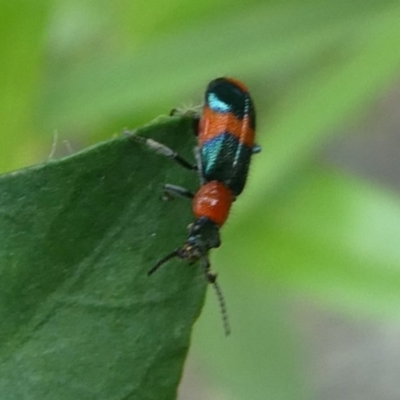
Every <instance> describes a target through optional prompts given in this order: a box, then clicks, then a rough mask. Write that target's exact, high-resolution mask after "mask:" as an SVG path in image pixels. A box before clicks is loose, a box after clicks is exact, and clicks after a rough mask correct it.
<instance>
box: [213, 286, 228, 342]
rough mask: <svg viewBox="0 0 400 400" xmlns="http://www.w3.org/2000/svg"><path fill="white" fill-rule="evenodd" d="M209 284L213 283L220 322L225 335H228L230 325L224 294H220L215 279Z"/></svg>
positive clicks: (219, 288)
mask: <svg viewBox="0 0 400 400" xmlns="http://www.w3.org/2000/svg"><path fill="white" fill-rule="evenodd" d="M211 284H212V285H213V288H214V290H215V293H216V295H217V299H218V303H219V309H220V311H221V316H222V323H223V325H224V332H225V335H226V336H228V335H229V334H230V333H231V327H230V325H229V318H228V310H227V309H226V303H225V299H224V295H223V294H222V290H221V286H220V285H219V284H218V283H217V282H216V281H214V282H212V283H211Z"/></svg>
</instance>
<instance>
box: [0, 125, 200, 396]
mask: <svg viewBox="0 0 400 400" xmlns="http://www.w3.org/2000/svg"><path fill="white" fill-rule="evenodd" d="M190 127H191V120H190V119H187V118H186V119H178V118H168V119H167V118H164V119H162V120H160V121H159V122H158V123H156V124H153V125H149V126H148V127H146V128H144V129H142V130H140V133H143V134H145V135H149V136H151V137H154V138H156V139H159V140H161V141H162V142H164V143H166V144H168V145H171V146H173V147H174V148H176V149H178V150H179V151H181V152H182V153H183V154H185V155H186V156H187V157H188V158H190V156H191V151H190V150H189V149H190V148H191V146H192V143H190V138H191V136H192V135H191V133H190V131H191V129H190ZM186 138H187V140H186ZM166 182H171V183H178V184H183V185H186V184H188V186H189V187H190V183H192V185H194V184H196V185H197V177H196V176H195V175H193V173H191V172H189V171H184V170H182V169H181V168H179V166H177V165H175V164H174V163H173V162H171V161H169V160H167V159H164V158H163V157H161V156H159V155H156V154H154V153H152V152H151V151H149V150H147V148H143V146H141V145H139V144H137V143H133V142H132V141H131V140H129V139H127V138H118V139H115V140H112V141H108V142H104V143H102V144H99V145H97V146H95V147H93V148H91V149H89V150H86V151H83V152H81V153H79V154H76V155H73V156H70V157H68V158H65V159H62V160H59V161H52V162H47V163H46V164H43V165H39V166H36V167H33V168H30V169H25V170H20V171H16V172H14V173H11V174H8V175H4V176H2V177H1V179H0V236H1V238H2V239H1V242H0V276H1V278H0V320H1V325H0V398H2V399H9V400H12V399H40V400H45V399H51V400H54V399H57V400H67V399H74V400H75V399H96V400H98V399H107V400H110V399H141V400H144V399H154V400H155V399H157V400H160V399H165V400H167V399H168V400H169V399H173V398H175V394H176V387H177V385H178V382H179V379H180V375H181V371H182V365H183V362H184V359H185V356H186V353H187V350H188V346H189V338H190V332H191V327H192V324H193V323H194V321H195V319H196V318H197V317H198V315H199V312H200V309H201V307H202V303H203V300H204V293H205V288H206V283H205V279H204V277H203V273H202V271H201V270H200V269H199V268H198V267H197V266H194V267H190V268H188V267H187V266H186V265H185V264H179V263H178V262H176V261H171V262H170V263H169V264H168V265H167V266H165V267H164V268H163V269H161V270H160V271H158V272H157V274H155V275H153V276H152V277H151V278H149V277H148V276H147V271H148V270H149V269H150V268H151V266H152V265H153V264H154V263H155V262H156V261H157V260H158V259H159V258H161V257H163V256H164V255H165V254H166V253H168V252H170V251H171V250H173V249H174V248H175V247H177V246H179V245H181V244H182V243H183V241H184V239H185V235H186V226H187V224H188V223H189V222H190V221H191V211H190V209H191V206H190V203H188V204H184V203H182V202H181V201H179V200H176V201H171V202H162V201H161V200H160V189H161V187H162V184H163V183H166ZM182 201H183V200H182Z"/></svg>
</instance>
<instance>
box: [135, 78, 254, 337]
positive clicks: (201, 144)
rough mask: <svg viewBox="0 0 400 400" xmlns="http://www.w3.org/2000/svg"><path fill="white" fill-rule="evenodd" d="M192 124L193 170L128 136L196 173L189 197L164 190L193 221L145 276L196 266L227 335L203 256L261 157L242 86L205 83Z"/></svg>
mask: <svg viewBox="0 0 400 400" xmlns="http://www.w3.org/2000/svg"><path fill="white" fill-rule="evenodd" d="M197 121H198V128H197V130H196V135H197V146H196V149H195V155H196V161H197V163H196V165H192V164H191V163H190V162H188V161H186V160H185V159H184V158H182V157H181V156H180V155H179V154H178V153H176V152H175V151H173V150H172V149H170V148H168V147H166V146H164V145H163V144H161V143H158V142H156V141H154V140H152V139H147V138H143V137H140V136H136V135H131V134H129V133H128V135H129V136H130V137H131V138H132V139H134V140H138V141H141V142H144V143H145V144H146V145H147V146H149V147H150V148H151V149H153V150H154V151H156V152H158V153H160V154H163V155H165V156H167V157H169V158H172V159H173V160H175V161H176V162H177V163H179V164H180V165H182V166H184V167H185V168H188V169H191V170H195V171H197V172H198V174H199V177H200V188H199V189H198V191H197V193H195V194H193V193H191V192H190V191H188V190H186V189H185V188H182V187H180V186H175V185H169V184H168V185H165V186H164V192H165V193H166V194H168V195H178V196H182V197H187V198H189V199H191V200H192V204H193V213H194V216H195V220H194V222H193V223H192V224H190V225H189V227H188V236H187V239H186V241H185V243H184V244H183V246H181V247H178V248H177V249H175V250H174V251H172V252H171V253H170V254H168V255H167V256H165V257H164V258H162V259H161V260H159V261H158V262H157V263H156V264H155V265H154V266H153V268H152V269H151V270H150V271H149V275H151V274H153V273H154V272H155V271H157V270H158V269H159V268H160V267H161V266H162V265H163V264H165V263H166V262H167V261H169V260H170V259H172V258H174V257H178V258H181V259H183V260H185V261H188V262H189V263H190V264H192V263H194V262H196V261H199V260H200V262H201V265H202V268H203V270H204V273H205V276H206V279H207V281H208V282H209V283H211V284H212V285H213V286H214V288H215V290H216V292H217V296H218V299H219V302H220V306H221V310H222V315H223V319H224V327H225V332H226V333H227V334H228V333H229V331H230V329H229V324H228V320H227V313H226V307H225V302H224V299H223V296H222V292H221V289H220V287H219V285H218V284H217V282H216V277H217V275H216V274H215V273H213V272H212V271H211V270H210V261H209V258H208V252H209V250H210V249H212V248H216V247H219V246H220V244H221V239H220V234H219V231H220V228H221V227H222V225H223V224H224V223H225V221H226V219H227V218H228V215H229V211H230V208H231V205H232V203H233V202H234V201H235V200H236V197H237V196H239V195H240V193H242V191H243V188H244V186H245V184H246V179H247V174H248V170H249V165H250V161H251V157H252V155H253V154H255V153H258V152H260V151H261V148H260V146H258V145H256V144H255V141H254V138H255V128H256V114H255V109H254V103H253V100H252V98H251V97H250V94H249V92H248V90H247V88H246V86H245V85H244V84H243V83H242V82H240V81H238V80H235V79H232V78H224V77H222V78H217V79H214V80H213V81H211V82H210V83H209V84H208V86H207V89H206V92H205V100H204V106H203V110H202V113H201V115H199V116H198V118H197Z"/></svg>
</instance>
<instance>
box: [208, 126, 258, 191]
mask: <svg viewBox="0 0 400 400" xmlns="http://www.w3.org/2000/svg"><path fill="white" fill-rule="evenodd" d="M200 154H201V159H202V168H203V171H202V174H203V176H204V178H205V179H206V180H207V181H213V180H216V181H219V182H222V183H224V184H225V185H226V186H227V187H228V188H229V189H231V190H232V192H233V194H234V195H235V196H238V195H239V194H240V193H241V192H242V190H243V188H244V185H245V183H246V179H247V172H248V168H249V163H250V158H251V156H252V154H253V149H252V148H250V147H249V146H246V145H243V144H241V143H240V142H239V140H238V138H237V137H236V136H234V135H232V134H230V133H229V132H223V133H221V134H219V135H217V136H215V137H213V138H212V139H210V140H208V141H207V142H206V143H204V144H203V146H202V147H201V149H200Z"/></svg>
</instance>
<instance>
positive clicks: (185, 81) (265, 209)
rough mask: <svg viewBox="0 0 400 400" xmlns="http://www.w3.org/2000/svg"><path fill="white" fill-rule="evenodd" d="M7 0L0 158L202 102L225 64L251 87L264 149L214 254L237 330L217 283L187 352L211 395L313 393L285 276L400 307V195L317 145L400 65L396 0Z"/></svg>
mask: <svg viewBox="0 0 400 400" xmlns="http://www.w3.org/2000/svg"><path fill="white" fill-rule="evenodd" d="M0 10H1V12H0V18H1V19H3V20H4V22H3V23H2V24H0V30H3V31H2V32H1V33H2V34H1V35H0V37H1V39H0V43H1V47H2V55H3V59H4V62H2V64H1V66H0V71H1V74H0V77H1V78H0V79H1V80H2V82H3V80H4V83H2V87H3V89H2V91H1V94H0V109H1V115H2V121H3V135H1V139H0V140H1V143H0V160H1V165H0V167H1V170H2V171H10V170H12V169H14V168H19V167H22V166H26V165H29V164H31V163H33V162H34V161H43V160H45V159H46V157H47V156H48V154H49V152H50V148H51V143H52V141H53V136H54V133H55V132H57V136H58V138H59V139H58V146H57V151H56V156H57V155H58V156H60V155H61V154H63V153H65V152H68V149H67V150H66V147H65V146H64V145H63V144H62V143H63V141H65V140H67V141H68V143H69V147H70V148H73V149H78V148H81V147H84V146H86V145H87V144H90V143H95V142H97V141H98V140H100V139H104V138H109V137H110V136H111V135H113V134H114V133H119V132H120V131H121V130H122V129H123V128H124V127H126V126H129V127H134V126H138V125H139V124H141V123H143V122H146V121H148V120H152V119H153V118H155V117H157V116H158V115H160V114H166V113H168V111H169V110H170V109H171V108H173V107H175V106H179V105H182V104H185V103H188V102H193V103H195V104H196V103H199V102H200V101H201V96H202V91H203V90H204V87H205V85H206V83H207V82H208V81H209V80H211V79H212V78H215V77H216V76H220V75H229V76H235V77H237V78H239V79H242V80H244V81H245V82H246V83H247V85H248V86H249V87H250V89H251V91H252V94H253V96H254V98H255V101H256V104H257V106H258V107H257V110H258V121H259V123H258V135H259V136H258V137H259V140H258V141H259V142H260V144H261V145H262V146H263V152H262V153H261V154H260V155H258V156H257V158H255V160H254V163H253V165H252V168H251V173H250V182H249V185H248V188H247V190H246V191H245V193H244V194H243V195H242V196H241V198H240V199H239V201H238V202H237V204H235V207H234V210H233V211H232V216H231V218H230V221H229V223H228V224H227V226H226V228H224V230H223V232H222V235H223V246H222V248H221V249H220V250H218V251H216V252H215V256H213V264H214V266H215V268H216V269H217V270H218V271H219V272H220V280H221V284H222V285H223V286H224V289H225V291H226V297H227V302H228V307H229V311H230V315H231V319H232V323H233V335H232V337H231V338H229V340H223V338H222V335H221V334H220V332H219V331H218V329H219V321H217V320H216V318H219V316H218V315H217V314H216V312H217V311H216V310H215V308H216V306H215V304H214V303H215V302H214V301H213V300H214V299H210V303H212V304H211V305H210V306H208V305H207V307H206V309H205V310H204V311H205V312H204V313H203V315H202V317H201V319H200V322H199V325H198V327H197V329H196V330H195V332H194V339H193V346H192V352H191V357H192V358H191V359H192V362H191V364H190V365H194V367H193V368H195V370H196V371H200V373H198V374H197V378H198V381H199V382H200V383H201V382H203V383H204V382H205V383H206V385H205V386H204V385H203V391H202V390H198V393H199V396H202V395H201V393H203V397H199V399H204V398H207V399H210V398H215V399H217V398H224V399H225V398H226V399H232V400H235V399H243V398H249V399H252V400H257V399H265V398H280V399H293V398H296V399H301V398H307V399H308V398H310V397H311V394H310V393H311V392H312V389H310V388H309V387H308V382H307V376H308V373H307V372H305V370H307V367H308V366H309V360H308V359H307V357H305V355H304V354H305V351H304V349H303V348H302V345H301V340H300V339H299V336H298V335H296V332H295V329H294V327H293V324H292V323H291V319H290V318H288V317H287V312H288V311H287V310H288V305H287V304H286V301H287V300H286V299H287V296H288V294H290V293H294V292H296V293H301V294H303V295H305V296H309V297H310V298H313V299H315V301H316V302H318V303H320V304H326V305H328V304H329V306H330V307H331V308H333V309H335V310H340V311H342V312H344V311H346V312H349V313H350V315H353V314H352V313H355V312H356V313H358V314H359V313H361V314H362V315H364V316H369V317H370V318H373V317H375V316H377V315H379V316H384V317H385V318H393V319H394V318H396V319H397V317H398V316H397V313H395V312H394V311H395V310H396V309H397V307H396V305H397V304H399V302H400V301H399V300H400V296H399V295H398V293H400V290H398V289H400V287H398V286H399V285H397V281H398V275H399V268H398V265H399V262H400V252H399V250H398V246H397V245H396V244H397V238H398V236H399V229H400V219H399V215H400V214H399V213H400V211H399V210H400V203H399V198H398V194H397V193H395V194H394V193H388V191H387V190H384V189H383V188H381V187H376V186H375V185H373V184H372V183H371V182H368V181H362V180H361V179H360V178H356V177H354V176H350V174H349V173H348V172H347V173H346V172H343V171H341V172H338V171H336V170H335V166H332V165H330V166H329V168H327V166H326V164H325V163H324V162H318V161H317V160H318V159H321V158H322V157H323V154H324V149H325V148H326V146H327V145H328V144H329V143H330V140H331V139H332V138H333V137H334V136H335V135H338V134H339V133H340V131H341V130H340V128H341V127H343V126H344V125H345V124H348V123H349V122H352V121H357V120H360V119H361V118H362V117H363V116H364V115H365V114H366V113H367V111H368V110H369V109H370V107H371V105H373V104H374V102H376V100H377V99H379V98H380V97H381V96H382V95H383V94H384V93H385V92H387V91H388V89H389V88H390V87H391V86H392V85H393V83H394V82H395V80H396V78H397V77H398V75H399V71H400V53H399V51H398V49H399V48H400V24H399V23H398V21H399V20H400V6H399V4H398V2H396V1H389V0H384V1H380V2H377V1H372V0H367V1H361V0H356V1H352V2H348V1H343V0H340V1H331V0H309V1H304V2H297V1H294V0H293V1H291V0H287V1H283V2H282V1H274V0H270V1H255V0H254V1H250V2H246V3H243V2H239V1H229V2H228V1H226V0H225V1H224V0H220V1H217V2H212V1H209V0H207V1H205V0H203V1H202V0H200V1H197V2H194V3H193V2H191V3H188V2H185V1H182V0H173V1H169V2H168V3H165V4H163V5H162V6H160V3H159V2H155V1H148V2H135V3H133V2H128V1H125V0H118V1H115V2H112V3H111V2H106V1H96V2H95V1H84V2H82V1H75V0H74V1H68V2H67V1H61V0H59V1H55V0H54V1H50V0H49V1H46V2H45V1H37V2H36V3H35V6H33V5H30V2H26V3H25V2H23V1H22V0H21V1H17V2H13V3H12V4H7V5H6V4H2V5H0ZM182 229H183V230H184V229H185V227H182ZM191 382H193V380H191ZM196 382H197V381H196ZM192 385H195V383H192ZM214 389H215V390H214ZM213 390H214V391H213ZM191 395H192V397H190V398H191V400H196V399H195V398H194V394H193V391H192V392H191ZM182 396H184V388H183V391H182ZM182 398H184V397H182ZM382 398H383V397H382Z"/></svg>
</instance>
